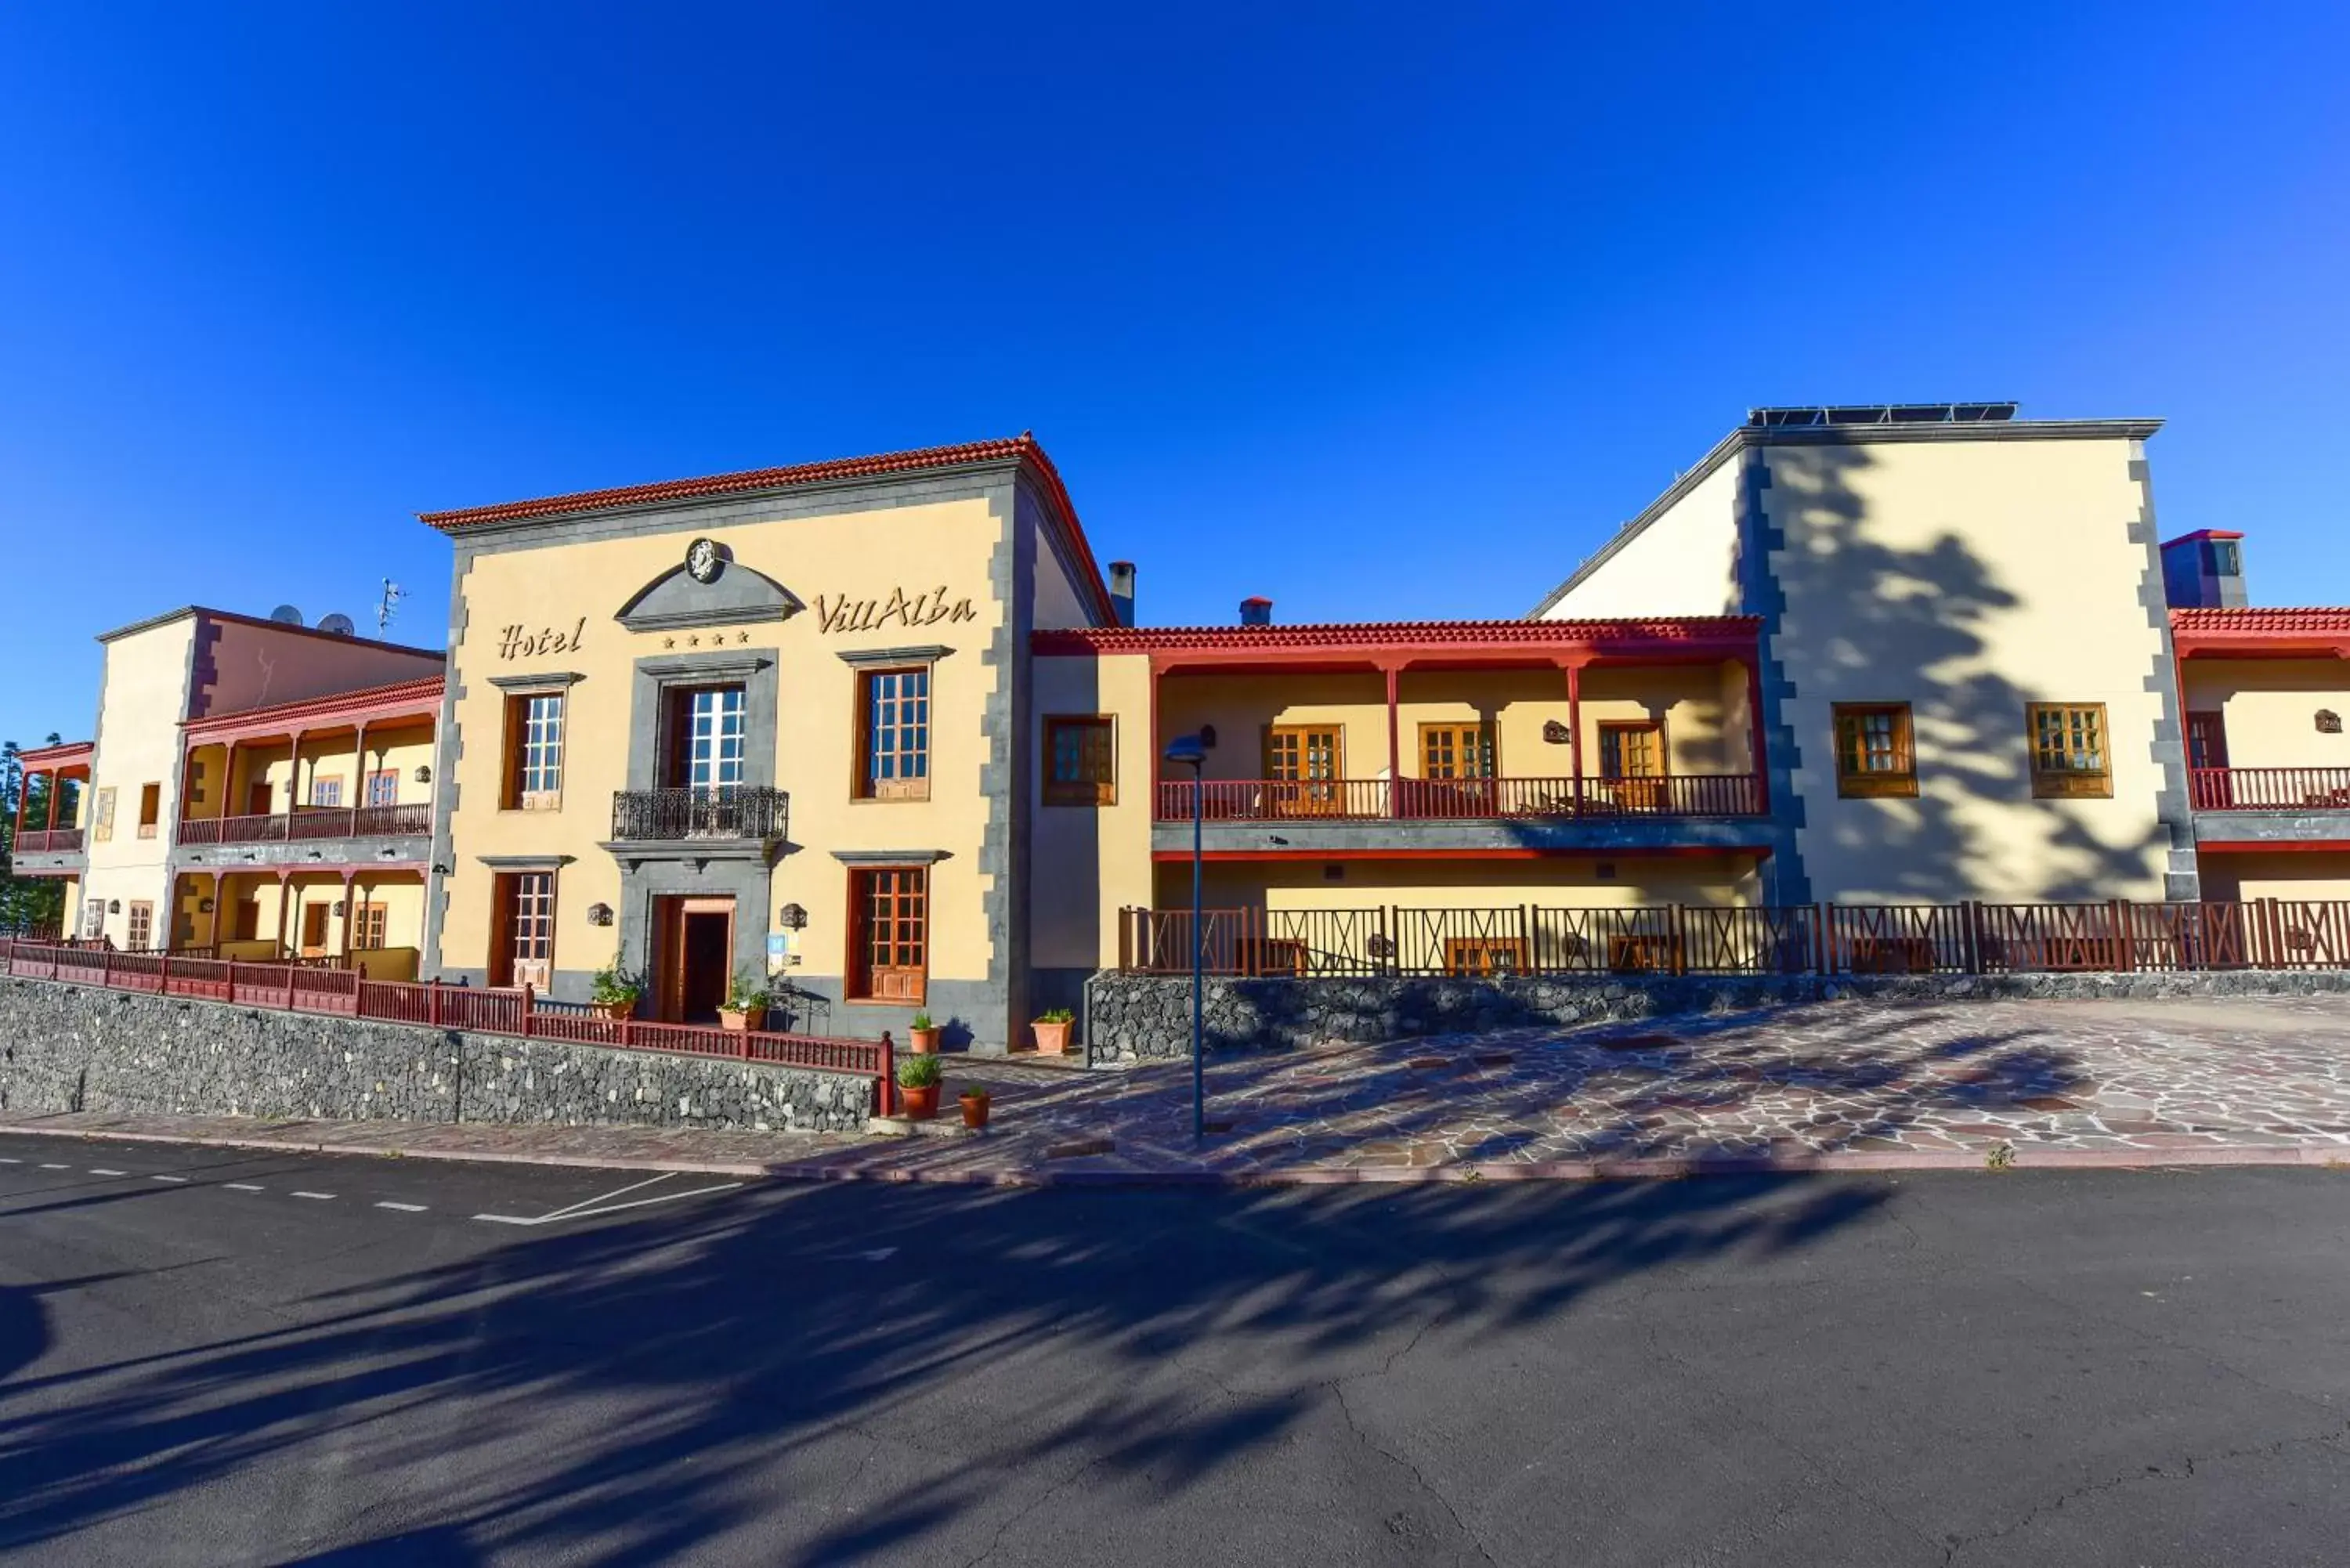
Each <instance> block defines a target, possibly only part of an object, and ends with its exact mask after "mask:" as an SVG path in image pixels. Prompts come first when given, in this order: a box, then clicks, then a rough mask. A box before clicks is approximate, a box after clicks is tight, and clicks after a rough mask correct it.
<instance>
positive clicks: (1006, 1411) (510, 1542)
mask: <svg viewBox="0 0 2350 1568" xmlns="http://www.w3.org/2000/svg"><path fill="white" fill-rule="evenodd" d="M1883 1197H1884V1191H1883V1189H1880V1188H1876V1187H1872V1186H1868V1185H1864V1184H1859V1183H1831V1182H1814V1181H1808V1180H1805V1179H1801V1178H1790V1179H1759V1178H1758V1179H1752V1180H1747V1179H1715V1180H1707V1181H1687V1182H1667V1183H1653V1182H1652V1183H1627V1184H1617V1183H1597V1184H1584V1185H1575V1186H1556V1185H1539V1186H1537V1185H1534V1184H1528V1185H1525V1186H1518V1187H1508V1186H1505V1187H1492V1186H1486V1187H1483V1188H1477V1187H1462V1186H1451V1187H1445V1188H1419V1189H1409V1190H1399V1189H1349V1190H1334V1189H1324V1190H1321V1191H1318V1192H1300V1191H1295V1190H1291V1191H1279V1190H1272V1189H1243V1190H1224V1191H1201V1190H1151V1191H1138V1190H1123V1191H1108V1190H1082V1189H1080V1190H1046V1191H1017V1190H1003V1189H935V1188H920V1187H876V1186H858V1187H854V1188H851V1187H847V1186H840V1185H827V1186H818V1187H809V1188H770V1189H758V1190H755V1191H753V1192H751V1193H747V1194H743V1195H742V1196H740V1197H739V1198H736V1199H725V1200H719V1201H717V1202H713V1203H712V1204H711V1205H710V1206H708V1207H705V1208H702V1209H698V1210H695V1209H688V1210H670V1211H666V1212H657V1213H656V1214H654V1215H652V1216H649V1217H640V1218H638V1219H635V1220H632V1221H631V1222H627V1223H608V1224H607V1225H606V1226H605V1227H604V1228H600V1229H593V1230H586V1231H575V1232H565V1233H549V1234H541V1235H528V1236H526V1237H525V1239H523V1240H521V1241H517V1242H515V1244H512V1245H508V1246H504V1247H501V1248H498V1249H496V1250H494V1251H485V1252H482V1253H480V1254H477V1255H474V1256H472V1257H469V1258H466V1259H465V1260H463V1261H462V1262H452V1263H449V1264H447V1265H445V1266H442V1267H435V1268H432V1269H427V1270H422V1271H418V1272H410V1273H406V1274H403V1275H400V1276H397V1277H389V1278H386V1279H383V1280H382V1281H380V1282H374V1283H370V1284H368V1285H366V1286H364V1287H352V1288H349V1289H346V1290H340V1291H336V1292H332V1293H322V1294H320V1295H317V1296H316V1297H314V1298H312V1299H311V1300H309V1301H308V1302H307V1303H299V1304H298V1305H297V1306H295V1307H280V1308H278V1309H277V1314H276V1316H277V1317H278V1318H279V1320H280V1321H282V1319H283V1317H285V1316H294V1317H297V1318H302V1317H305V1316H306V1315H307V1321H296V1322H295V1323H293V1324H289V1325H286V1326H279V1325H278V1324H277V1323H276V1322H272V1323H265V1324H257V1325H256V1327H255V1330H254V1332H252V1333H251V1334H245V1335H243V1336H239V1337H234V1338H228V1339H223V1340H219V1341H216V1342H214V1343H210V1344H204V1345H195V1346H192V1347H189V1348H187V1349H186V1350H184V1351H182V1352H179V1353H176V1354H169V1355H156V1356H147V1357H143V1358H141V1359H140V1360H138V1361H135V1362H133V1361H125V1362H122V1363H120V1364H119V1365H114V1366H94V1367H88V1368H86V1369H78V1370H73V1371H68V1372H61V1373H58V1374H56V1375H52V1376H40V1375H39V1374H38V1372H37V1368H36V1367H35V1368H25V1369H23V1370H22V1371H21V1372H20V1374H19V1376H17V1378H16V1380H15V1381H12V1382H8V1383H5V1384H0V1474H5V1475H7V1476H8V1477H9V1478H10V1484H9V1485H8V1487H7V1488H6V1489H5V1494H0V1549H11V1548H14V1549H24V1548H36V1549H37V1548H39V1547H40V1546H41V1545H42V1543H44V1542H57V1541H59V1540H60V1539H61V1538H63V1537H66V1536H68V1535H69V1534H71V1533H73V1532H78V1531H80V1530H83V1529H85V1528H87V1527H89V1526H91V1525H93V1524H96V1523H98V1522H99V1521H119V1520H123V1519H125V1518H126V1517H128V1516H130V1515H134V1514H139V1513H142V1512H150V1511H164V1513H165V1516H166V1517H168V1513H169V1511H170V1510H171V1509H172V1507H173V1506H174V1505H175V1503H177V1502H179V1501H182V1500H186V1499H189V1498H190V1497H191V1494H193V1493H195V1492H197V1491H199V1490H203V1489H208V1488H213V1487H215V1486H217V1485H220V1484H222V1483H223V1482H224V1481H225V1480H228V1479H229V1478H240V1477H243V1478H249V1476H250V1474H251V1472H254V1471H255V1470H276V1471H286V1470H292V1471H295V1472H296V1474H297V1476H299V1478H300V1481H301V1485H302V1486H303V1487H304V1488H305V1489H307V1490H306V1491H305V1494H304V1504H303V1507H302V1508H301V1510H300V1512H301V1513H302V1515H303V1516H304V1517H305V1518H306V1519H307V1521H310V1522H308V1523H307V1524H306V1525H304V1526H302V1527H300V1529H299V1531H298V1532H296V1533H291V1534H289V1536H288V1538H286V1539H283V1540H275V1539H270V1538H269V1532H271V1531H272V1530H273V1529H278V1528H283V1529H286V1530H287V1531H288V1532H295V1531H296V1527H295V1526H293V1525H291V1524H290V1523H287V1524H281V1523H280V1521H276V1519H275V1518H274V1517H273V1518H270V1519H256V1521H255V1541H254V1543H253V1549H254V1552H255V1555H256V1556H260V1555H264V1554H267V1555H269V1556H271V1557H272V1558H273V1560H303V1559H304V1554H306V1553H307V1554H308V1555H307V1561H310V1562H315V1563H338V1564H346V1563H348V1564H360V1563H365V1564H375V1563H392V1562H411V1561H412V1562H458V1563H463V1562H467V1561H472V1560H475V1559H481V1558H487V1557H490V1556H493V1555H502V1554H505V1553H509V1552H518V1553H520V1554H523V1555H528V1556H533V1557H537V1556H546V1557H551V1558H561V1559H563V1560H565V1561H571V1562H594V1563H654V1562H669V1561H678V1560H684V1559H702V1560H707V1559H709V1558H712V1557H714V1556H728V1557H742V1558H744V1559H746V1560H753V1561H760V1562H776V1563H786V1562H788V1563H818V1562H844V1561H854V1560H860V1559H868V1558H872V1557H876V1556H879V1555H882V1554H885V1553H897V1552H909V1551H915V1550H916V1549H918V1548H920V1547H925V1546H928V1547H935V1546H936V1545H938V1544H939V1538H940V1537H941V1534H942V1532H952V1531H956V1530H972V1529H976V1530H979V1531H981V1532H995V1533H998V1534H1000V1533H1001V1532H1003V1530H1004V1529H1005V1528H1007V1527H1008V1526H1009V1525H1010V1523H1011V1522H1012V1521H1014V1519H1015V1518H1017V1517H1019V1516H1020V1515H1021V1514H1023V1513H1024V1512H1025V1511H1028V1510H1030V1509H1034V1508H1036V1507H1039V1506H1042V1505H1043V1504H1044V1503H1045V1501H1046V1500H1047V1499H1048V1498H1049V1497H1051V1496H1052V1495H1053V1494H1055V1492H1059V1491H1063V1490H1067V1489H1073V1488H1076V1487H1080V1486H1082V1487H1085V1488H1087V1489H1095V1488H1107V1487H1114V1486H1132V1487H1142V1488H1147V1489H1149V1490H1150V1491H1151V1492H1152V1493H1153V1494H1154V1495H1158V1496H1161V1497H1164V1496H1168V1495H1172V1494H1180V1493H1181V1492H1183V1491H1184V1490H1186V1489H1189V1488H1191V1487H1192V1486H1193V1485H1194V1484H1195V1483H1196V1482H1197V1481H1198V1480H1200V1479H1201V1477H1203V1476H1205V1475H1208V1474H1209V1473H1211V1472H1213V1471H1217V1470H1219V1469H1223V1468H1225V1467H1245V1466H1249V1465H1251V1464H1253V1463H1261V1462H1263V1461H1264V1460H1265V1459H1267V1458H1268V1457H1269V1456H1271V1455H1272V1454H1273V1453H1274V1451H1275V1450H1276V1449H1278V1448H1279V1446H1280V1445H1282V1444H1283V1442H1284V1439H1285V1438H1287V1437H1289V1436H1290V1435H1291V1434H1293V1433H1294V1432H1295V1430H1296V1429H1297V1428H1298V1426H1299V1424H1300V1423H1301V1422H1303V1421H1308V1420H1312V1419H1316V1418H1320V1419H1328V1418H1331V1417H1330V1415H1329V1412H1330V1408H1331V1406H1332V1404H1333V1402H1334V1400H1335V1401H1336V1403H1338V1404H1340V1405H1343V1404H1344V1401H1345V1399H1346V1397H1347V1390H1348V1389H1349V1387H1350V1386H1354V1384H1355V1383H1356V1382H1357V1380H1360V1379H1365V1378H1373V1377H1378V1376H1383V1375H1385V1374H1386V1373H1388V1372H1389V1371H1391V1370H1392V1369H1393V1367H1394V1366H1395V1365H1396V1363H1397V1362H1398V1361H1399V1360H1400V1359H1401V1358H1402V1357H1403V1356H1404V1355H1407V1354H1408V1353H1409V1352H1412V1351H1413V1350H1415V1349H1416V1348H1417V1347H1419V1345H1420V1344H1421V1342H1422V1340H1423V1339H1427V1340H1429V1341H1430V1342H1431V1344H1434V1343H1439V1342H1440V1343H1443V1344H1444V1345H1447V1346H1448V1347H1449V1349H1450V1350H1451V1352H1453V1353H1456V1354H1465V1353H1473V1351H1474V1348H1475V1346H1476V1345H1478V1344H1480V1343H1482V1342H1489V1341H1490V1340H1492V1337H1493V1336H1495V1335H1497V1334H1499V1333H1500V1331H1503V1330H1505V1329H1513V1328H1517V1327H1522V1326H1523V1325H1525V1324H1548V1323H1551V1322H1554V1321H1555V1320H1557V1319H1559V1318H1561V1317H1562V1316H1564V1315H1566V1314H1573V1313H1575V1311H1577V1310H1578V1309H1579V1308H1580V1307H1581V1306H1582V1305H1583V1304H1584V1303H1586V1300H1587V1299H1588V1298H1591V1297H1592V1296H1594V1295H1595V1294H1596V1293H1609V1292H1613V1291H1616V1290H1618V1289H1619V1288H1621V1287H1624V1286H1626V1285H1627V1284H1630V1283H1633V1282H1638V1281H1640V1280H1642V1279H1643V1278H1644V1277H1647V1276H1651V1275H1654V1274H1657V1273H1658V1272H1670V1271H1672V1270H1675V1269H1677V1268H1680V1267H1683V1266H1688V1265H1692V1264H1696V1263H1700V1262H1703V1261H1705V1260H1709V1259H1719V1258H1723V1257H1737V1258H1741V1259H1745V1258H1753V1259H1757V1260H1760V1259H1765V1258H1769V1257H1772V1256H1774V1255H1779V1254H1784V1253H1788V1252H1792V1251H1798V1250H1800V1249H1803V1248H1804V1247H1806V1246H1808V1245H1809V1244H1811V1243H1813V1242H1814V1241H1817V1240H1819V1239H1820V1238H1822V1237H1824V1236H1825V1235H1827V1234H1829V1233H1831V1232H1833V1231H1837V1230H1839V1229H1841V1228H1843V1227H1846V1226H1848V1225H1851V1224H1852V1223H1854V1222H1855V1221H1856V1220H1860V1219H1861V1218H1863V1217H1864V1216H1865V1215H1866V1214H1867V1213H1869V1212H1870V1211H1871V1210H1873V1209H1874V1208H1875V1207H1876V1206H1877V1204H1878V1203H1880V1202H1881V1201H1883ZM1316 1412H1319V1415H1318V1417H1317V1415H1316ZM1350 1419H1351V1417H1350ZM329 1460H331V1462H329ZM358 1477H366V1478H369V1482H370V1486H371V1488H372V1490H369V1491H367V1492H366V1493H365V1494H364V1496H362V1495H360V1494H359V1493H357V1492H353V1493H350V1494H348V1495H346V1494H344V1493H343V1492H342V1491H340V1490H338V1489H340V1488H342V1487H344V1486H346V1485H347V1484H348V1483H349V1482H350V1481H351V1480H352V1478H358ZM279 1484H280V1485H281V1486H282V1485H284V1484H286V1483H285V1482H284V1481H283V1480H281V1481H280V1483H279Z"/></svg>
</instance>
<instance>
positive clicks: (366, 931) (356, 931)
mask: <svg viewBox="0 0 2350 1568" xmlns="http://www.w3.org/2000/svg"><path fill="white" fill-rule="evenodd" d="M389 908H390V906H388V905H384V904H360V905H359V906H357V907H356V908H355V909H354V910H353V911H352V915H351V946H352V947H353V948H364V949H368V950H373V949H376V948H380V947H384V946H386V945H388V944H387V943H386V941H385V938H386V937H387V936H388V935H389V934H390V929H391V918H390V914H389V913H388V912H387V911H388V910H389Z"/></svg>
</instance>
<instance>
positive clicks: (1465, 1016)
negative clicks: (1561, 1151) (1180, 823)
mask: <svg viewBox="0 0 2350 1568" xmlns="http://www.w3.org/2000/svg"><path fill="white" fill-rule="evenodd" d="M2321 992H2328V993H2342V992H2350V971H2339V970H2324V971H2273V970H2233V971H2204V972H2197V973H2191V974H2009V975H1833V976H1820V975H1784V976H1781V975H1773V976H1751V977H1705V976H1695V975H1691V976H1686V977H1681V978H1675V977H1672V976H1659V977H1645V976H1631V975H1609V976H1592V977H1590V978H1587V979H1579V978H1547V979H1516V978H1508V977H1502V978H1496V979H1492V980H1427V979H1419V980H1409V979H1399V980H1378V979H1368V980H1365V979H1329V980H1297V979H1285V980H1277V979H1256V980H1243V979H1232V978H1224V979H1215V978H1211V979H1210V980H1209V981H1208V982H1207V987H1206V1006H1205V1012H1206V1040H1207V1046H1208V1049H1209V1051H1210V1052H1211V1053H1213V1052H1219V1051H1263V1050H1295V1049H1297V1048H1299V1047H1302V1046H1308V1045H1319V1044H1331V1043H1367V1042H1371V1041H1379V1040H1402V1039H1409V1038H1411V1037H1413V1036H1415V1035H1421V1034H1451V1033H1465V1032H1472V1031H1479V1030H1487V1029H1511V1028H1523V1027H1545V1028H1550V1027H1560V1028H1563V1027H1566V1026H1570V1025H1575V1024H1583V1023H1607V1022H1610V1021H1613V1020H1617V1019H1625V1018H1649V1017H1657V1016H1660V1015H1664V1014H1668V1013H1677V1012H1679V1013H1687V1012H1746V1011H1748V1010H1750V1009H1753V1008H1759V1007H1779V1006H1789V1005H1794V1004H1798V1003H1803V1002H1835V1001H1839V1000H1842V999H1846V998H1877V999H1882V1000H1887V1001H1937V1002H1939V1001H1949V1000H1958V999H1964V998H1970V997H1981V998H2003V997H2071V998H2096V997H2166V996H2170V997H2177V996H2203V997H2210V996H2312V995H2316V994H2319V993H2321ZM1085 1044H1086V1055H1087V1061H1089V1062H1094V1063H1108V1062H1133V1061H1154V1060H1162V1059H1165V1058H1169V1057H1178V1056H1188V1055H1190V1054H1191V977H1190V976H1188V975H1146V974H1121V973H1103V974H1097V975H1096V976H1094V977H1093V978H1092V979H1091V980H1090V981H1087V983H1086V1019H1085Z"/></svg>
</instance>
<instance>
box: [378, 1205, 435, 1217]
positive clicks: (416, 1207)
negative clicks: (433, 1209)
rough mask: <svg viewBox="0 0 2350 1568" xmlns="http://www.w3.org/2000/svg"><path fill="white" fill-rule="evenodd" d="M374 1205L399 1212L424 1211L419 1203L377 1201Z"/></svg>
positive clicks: (418, 1212)
mask: <svg viewBox="0 0 2350 1568" xmlns="http://www.w3.org/2000/svg"><path fill="white" fill-rule="evenodd" d="M376 1207H377V1208H378V1209H390V1210H395V1211H397V1212H399V1213H401V1214H421V1213H423V1212H424V1205H423V1204H421V1203H379V1204H377V1205H376Z"/></svg>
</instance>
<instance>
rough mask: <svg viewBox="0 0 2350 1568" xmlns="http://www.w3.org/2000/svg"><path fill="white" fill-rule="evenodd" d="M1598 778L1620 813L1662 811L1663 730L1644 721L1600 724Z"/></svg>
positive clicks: (1663, 771) (1663, 728)
mask: <svg viewBox="0 0 2350 1568" xmlns="http://www.w3.org/2000/svg"><path fill="white" fill-rule="evenodd" d="M1599 776H1600V778H1601V779H1602V780H1604V781H1606V783H1607V794H1608V797H1609V798H1610V799H1611V800H1613V801H1614V802H1615V804H1616V805H1618V806H1620V807H1621V808H1623V809H1624V810H1626V811H1641V812H1648V811H1658V810H1660V809H1662V807H1663V806H1664V804H1665V789H1666V784H1665V727H1664V726H1663V725H1662V724H1659V723H1655V722H1649V721H1646V720H1642V721H1637V722H1623V723H1605V724H1602V725H1600V726H1599Z"/></svg>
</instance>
